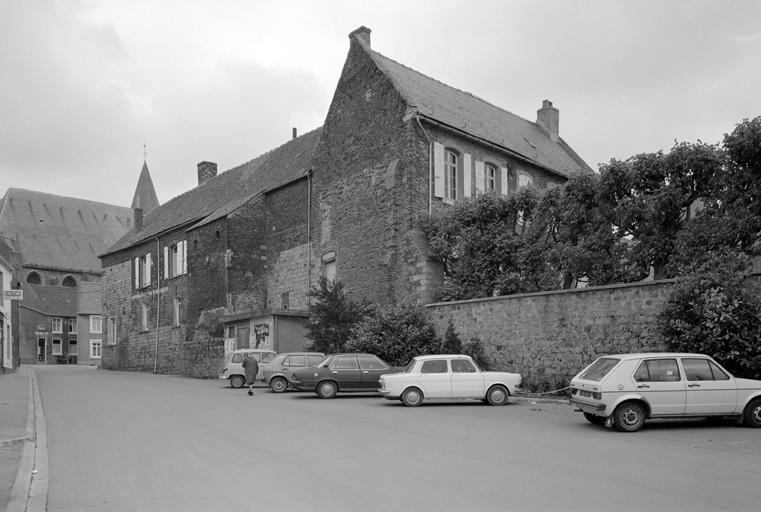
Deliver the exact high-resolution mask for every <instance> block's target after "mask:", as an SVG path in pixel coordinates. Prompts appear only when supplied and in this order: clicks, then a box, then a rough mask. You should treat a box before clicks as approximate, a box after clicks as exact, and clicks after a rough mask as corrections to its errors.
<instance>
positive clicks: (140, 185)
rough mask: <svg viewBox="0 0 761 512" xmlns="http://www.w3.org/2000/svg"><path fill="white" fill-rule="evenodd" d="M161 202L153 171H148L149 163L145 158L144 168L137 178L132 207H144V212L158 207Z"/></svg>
mask: <svg viewBox="0 0 761 512" xmlns="http://www.w3.org/2000/svg"><path fill="white" fill-rule="evenodd" d="M159 204H161V203H159V198H158V197H157V196H156V189H155V188H153V180H151V173H149V172H148V163H147V161H146V160H143V170H142V171H140V179H138V180H137V187H136V188H135V197H133V198H132V207H131V208H132V209H133V210H134V209H135V208H142V210H143V213H144V214H146V213H148V212H149V211H151V210H153V209H154V208H156V207H157V206H158V205H159Z"/></svg>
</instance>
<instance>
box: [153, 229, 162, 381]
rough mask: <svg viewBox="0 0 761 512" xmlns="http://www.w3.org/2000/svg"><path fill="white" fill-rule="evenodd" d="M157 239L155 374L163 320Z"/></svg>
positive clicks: (159, 256)
mask: <svg viewBox="0 0 761 512" xmlns="http://www.w3.org/2000/svg"><path fill="white" fill-rule="evenodd" d="M154 238H155V239H156V253H157V254H158V257H157V258H156V261H157V264H156V355H155V357H154V359H153V373H157V372H158V366H159V321H160V319H161V246H160V245H159V237H154Z"/></svg>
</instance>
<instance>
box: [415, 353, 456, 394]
mask: <svg viewBox="0 0 761 512" xmlns="http://www.w3.org/2000/svg"><path fill="white" fill-rule="evenodd" d="M418 382H419V383H420V387H422V388H423V393H425V396H426V397H427V398H451V397H452V375H451V374H450V373H449V365H447V360H446V359H429V360H427V361H423V364H422V365H421V366H420V373H419V374H418Z"/></svg>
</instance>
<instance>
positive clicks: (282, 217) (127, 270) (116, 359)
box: [101, 27, 591, 376]
mask: <svg viewBox="0 0 761 512" xmlns="http://www.w3.org/2000/svg"><path fill="white" fill-rule="evenodd" d="M349 38H350V47H349V52H348V56H347V58H346V62H345V65H344V68H343V71H342V73H341V76H340V79H339V81H338V85H337V88H336V91H335V94H334V97H333V100H332V103H331V105H330V108H329V110H328V112H327V116H326V119H325V123H324V125H323V126H322V127H320V128H318V129H316V130H314V131H311V132H309V133H307V134H305V135H302V136H300V137H295V130H294V138H293V139H292V140H291V141H289V142H287V143H285V144H283V145H282V146H280V147H279V148H276V149H274V150H272V151H270V152H268V153H266V154H264V155H262V156H260V157H258V158H256V159H254V160H252V161H250V162H248V163H245V164H243V165H241V166H239V167H236V168H234V169H230V170H228V171H226V172H223V173H220V174H217V168H216V164H213V163H211V162H201V163H200V164H198V169H197V172H198V186H197V187H196V188H194V189H192V190H190V191H188V192H186V193H184V194H182V195H180V196H178V197H176V198H175V199H173V200H171V201H169V202H167V203H165V204H163V205H161V206H159V207H157V208H155V209H154V210H153V211H151V212H150V213H148V214H145V215H143V213H142V211H141V210H140V209H135V210H134V211H135V220H134V229H133V230H132V231H130V232H129V233H128V234H127V235H126V236H125V237H124V238H122V239H121V240H120V241H119V242H117V243H116V244H115V245H114V246H113V247H111V248H110V249H109V250H108V251H106V252H105V253H104V254H103V255H101V259H102V263H103V313H104V315H105V317H106V323H107V326H108V327H107V329H108V333H107V336H106V344H105V346H104V348H103V364H104V366H105V367H107V368H115V369H131V370H153V371H161V372H169V373H183V374H190V375H196V376H212V375H213V373H214V369H213V364H207V362H208V361H210V360H215V361H217V360H218V359H219V358H220V357H221V355H222V353H223V350H224V348H223V347H219V346H217V345H215V344H214V342H213V339H214V338H215V337H219V336H221V335H222V334H223V333H224V337H225V338H226V339H227V341H226V347H227V349H228V350H229V349H232V348H234V347H241V346H253V345H258V346H263V347H268V348H274V349H275V350H277V351H279V352H284V351H286V350H294V349H298V348H301V346H303V343H304V339H303V326H302V324H303V319H304V317H305V316H306V309H307V308H308V304H309V298H308V295H307V294H308V291H309V290H310V288H311V287H313V286H315V285H316V284H317V282H318V280H319V278H320V277H321V276H326V277H328V278H330V279H335V278H337V279H340V280H341V281H342V282H343V283H344V284H345V286H346V290H347V291H348V292H349V293H350V294H351V295H352V297H353V298H355V299H362V298H364V299H367V300H369V301H372V302H376V303H394V302H399V301H408V300H411V301H414V302H417V303H421V304H427V303H430V302H431V301H432V300H433V299H434V297H435V293H436V291H437V289H438V287H439V286H441V284H442V282H443V275H442V269H441V268H440V266H439V265H438V264H437V263H436V262H434V261H433V260H432V258H430V256H429V251H428V245H427V241H426V238H425V236H424V234H423V231H422V229H421V227H422V223H423V222H424V221H425V220H426V219H427V218H428V217H429V216H430V215H431V213H432V212H433V211H434V210H436V209H438V208H446V207H449V206H450V205H452V204H454V203H455V202H456V201H458V200H460V199H461V198H464V197H471V196H475V195H477V194H482V193H488V192H490V193H498V194H505V195H506V194H509V193H510V192H512V191H514V190H516V189H517V188H519V187H521V186H526V185H528V184H530V183H533V184H535V185H537V186H539V187H547V186H552V185H553V184H561V183H563V182H565V181H566V180H567V178H568V176H569V174H570V173H572V172H576V171H585V172H591V169H590V168H589V167H588V166H587V164H585V163H584V161H583V160H582V159H581V158H580V157H579V156H578V155H577V154H576V153H575V152H574V151H573V150H572V149H571V148H570V147H569V146H568V145H567V144H566V143H565V141H563V139H562V138H561V137H560V135H559V131H558V130H559V112H558V109H557V108H555V107H554V106H553V105H552V103H551V102H550V101H544V102H543V104H542V105H541V108H540V109H539V110H538V112H537V119H536V122H533V121H529V120H526V119H522V118H520V117H518V116H516V115H514V114H511V113H510V112H507V111H506V110H503V109H501V108H498V107H495V106H494V105H491V104H489V103H487V102H486V101H483V100H481V99H479V98H477V97H475V96H473V95H472V94H469V93H466V92H463V91H460V90H458V89H455V88H453V87H450V86H448V85H445V84H443V83H441V82H439V81H437V80H435V79H432V78H429V77H427V76H425V75H423V74H421V73H419V72H417V71H415V70H412V69H410V68H408V67H405V66H403V65H401V64H399V63H397V62H395V61H393V60H391V59H389V58H387V57H385V56H383V55H381V54H379V53H377V52H376V51H374V50H373V49H372V47H371V41H370V30H369V29H367V28H365V27H360V28H359V29H357V30H355V31H354V32H352V33H351V34H350V36H349Z"/></svg>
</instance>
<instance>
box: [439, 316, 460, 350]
mask: <svg viewBox="0 0 761 512" xmlns="http://www.w3.org/2000/svg"><path fill="white" fill-rule="evenodd" d="M441 353H442V354H462V341H460V337H459V336H458V335H457V332H456V331H455V330H454V322H453V321H452V319H450V320H449V323H448V324H447V330H446V331H444V338H443V339H442V342H441Z"/></svg>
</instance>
